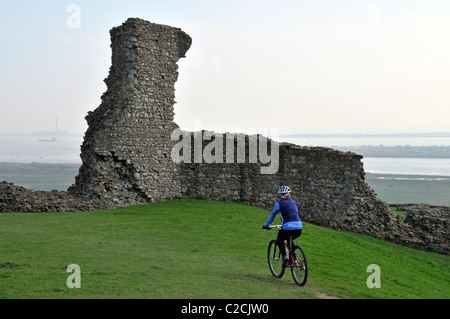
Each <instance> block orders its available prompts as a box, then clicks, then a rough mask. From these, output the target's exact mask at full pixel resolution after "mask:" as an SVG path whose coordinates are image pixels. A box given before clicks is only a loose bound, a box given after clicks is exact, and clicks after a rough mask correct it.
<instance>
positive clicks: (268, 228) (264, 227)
mask: <svg viewBox="0 0 450 319" xmlns="http://www.w3.org/2000/svg"><path fill="white" fill-rule="evenodd" d="M263 229H267V230H271V229H272V228H270V227H269V226H266V225H263Z"/></svg>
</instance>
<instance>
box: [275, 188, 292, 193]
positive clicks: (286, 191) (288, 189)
mask: <svg viewBox="0 0 450 319" xmlns="http://www.w3.org/2000/svg"><path fill="white" fill-rule="evenodd" d="M290 192H291V189H290V188H289V186H280V187H278V194H289V193H290Z"/></svg>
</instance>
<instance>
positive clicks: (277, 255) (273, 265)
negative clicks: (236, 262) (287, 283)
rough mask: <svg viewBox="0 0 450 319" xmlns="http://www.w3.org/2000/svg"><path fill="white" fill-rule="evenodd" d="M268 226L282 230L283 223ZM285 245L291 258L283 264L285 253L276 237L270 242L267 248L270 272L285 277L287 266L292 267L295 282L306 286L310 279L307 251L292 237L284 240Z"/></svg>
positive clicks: (275, 275) (277, 276)
mask: <svg viewBox="0 0 450 319" xmlns="http://www.w3.org/2000/svg"><path fill="white" fill-rule="evenodd" d="M268 228H269V230H270V229H272V228H277V229H278V230H280V229H281V225H274V226H269V227H268ZM284 245H285V247H286V248H287V250H288V251H289V259H288V261H287V263H286V264H284V265H283V255H282V254H281V251H280V249H279V248H278V245H277V241H276V239H272V240H271V241H270V242H269V247H268V248H267V260H268V262H269V269H270V272H271V273H272V275H273V276H274V277H276V278H281V277H283V275H284V271H285V270H286V268H287V267H290V268H291V273H292V277H293V278H294V281H295V283H296V284H297V285H299V286H304V285H305V284H306V280H307V279H308V261H307V260H306V254H305V251H304V250H303V248H302V247H301V246H299V245H295V244H294V242H293V241H292V237H291V239H290V242H289V243H287V242H286V241H284ZM291 247H292V248H291Z"/></svg>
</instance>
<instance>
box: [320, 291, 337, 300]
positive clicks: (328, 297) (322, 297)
mask: <svg viewBox="0 0 450 319" xmlns="http://www.w3.org/2000/svg"><path fill="white" fill-rule="evenodd" d="M315 295H316V297H319V298H320V299H342V298H341V297H338V296H331V295H329V294H326V293H324V292H316V293H315Z"/></svg>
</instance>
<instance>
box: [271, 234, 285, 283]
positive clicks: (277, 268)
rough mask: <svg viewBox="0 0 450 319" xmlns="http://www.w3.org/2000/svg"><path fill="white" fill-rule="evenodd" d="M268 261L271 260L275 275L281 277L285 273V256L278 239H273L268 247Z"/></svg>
mask: <svg viewBox="0 0 450 319" xmlns="http://www.w3.org/2000/svg"><path fill="white" fill-rule="evenodd" d="M267 261H268V262H269V268H270V272H271V273H272V275H273V276H274V277H277V278H281V277H283V275H284V270H285V267H283V256H282V255H281V252H280V249H279V248H278V245H277V241H276V240H275V239H273V240H271V241H270V243H269V247H268V248H267Z"/></svg>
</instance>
